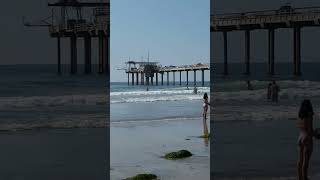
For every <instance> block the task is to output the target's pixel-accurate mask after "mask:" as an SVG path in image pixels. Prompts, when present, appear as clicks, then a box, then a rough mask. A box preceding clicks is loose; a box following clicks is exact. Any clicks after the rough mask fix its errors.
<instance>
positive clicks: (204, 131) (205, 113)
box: [202, 93, 210, 137]
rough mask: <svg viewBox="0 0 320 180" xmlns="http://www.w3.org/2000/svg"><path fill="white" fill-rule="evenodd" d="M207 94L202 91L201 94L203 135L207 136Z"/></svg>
mask: <svg viewBox="0 0 320 180" xmlns="http://www.w3.org/2000/svg"><path fill="white" fill-rule="evenodd" d="M208 99H209V98H208V94H207V93H204V95H203V114H202V115H203V133H204V136H205V137H208V135H209V133H208V126H207V113H208V109H209V105H210V103H209V100H208Z"/></svg>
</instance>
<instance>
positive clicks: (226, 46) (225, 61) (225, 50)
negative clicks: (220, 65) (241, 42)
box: [223, 31, 228, 75]
mask: <svg viewBox="0 0 320 180" xmlns="http://www.w3.org/2000/svg"><path fill="white" fill-rule="evenodd" d="M223 47H224V48H223V49H224V53H223V54H224V71H223V74H224V75H228V33H227V32H226V31H224V32H223Z"/></svg>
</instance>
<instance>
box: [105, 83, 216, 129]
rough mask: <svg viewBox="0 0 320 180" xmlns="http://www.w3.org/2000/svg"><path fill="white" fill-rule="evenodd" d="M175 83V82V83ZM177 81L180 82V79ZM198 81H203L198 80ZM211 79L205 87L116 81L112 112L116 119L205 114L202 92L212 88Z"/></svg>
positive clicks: (116, 121)
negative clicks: (188, 87)
mask: <svg viewBox="0 0 320 180" xmlns="http://www.w3.org/2000/svg"><path fill="white" fill-rule="evenodd" d="M171 84H172V83H171ZM176 84H177V83H176ZM197 84H198V85H200V84H201V82H197ZM209 85H210V84H209V82H205V86H204V87H197V88H198V94H193V88H190V89H187V87H186V86H185V85H182V86H179V85H176V86H173V85H170V86H167V85H163V86H149V91H146V88H147V86H144V85H139V86H136V85H135V86H132V85H128V84H127V82H112V83H111V93H110V103H111V105H110V112H111V116H110V119H111V122H112V123H126V122H135V121H151V120H152V121H162V120H183V119H191V118H198V117H202V115H201V113H202V96H203V94H204V93H205V92H207V93H209V92H210V87H209Z"/></svg>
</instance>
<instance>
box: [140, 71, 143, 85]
mask: <svg viewBox="0 0 320 180" xmlns="http://www.w3.org/2000/svg"><path fill="white" fill-rule="evenodd" d="M140 84H141V85H144V74H143V72H142V73H141V83H140Z"/></svg>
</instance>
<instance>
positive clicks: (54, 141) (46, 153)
mask: <svg viewBox="0 0 320 180" xmlns="http://www.w3.org/2000/svg"><path fill="white" fill-rule="evenodd" d="M106 141H107V136H106V130H105V129H103V128H100V129H99V128H98V129H42V130H33V131H20V132H1V133H0V146H1V148H0V159H1V162H0V168H1V171H0V177H1V179H6V180H18V179H21V180H22V179H32V180H43V179H48V180H56V179H60V180H70V179H75V180H87V179H105V178H106V173H107V172H108V170H107V169H106V163H107V153H106V152H107V144H106Z"/></svg>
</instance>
